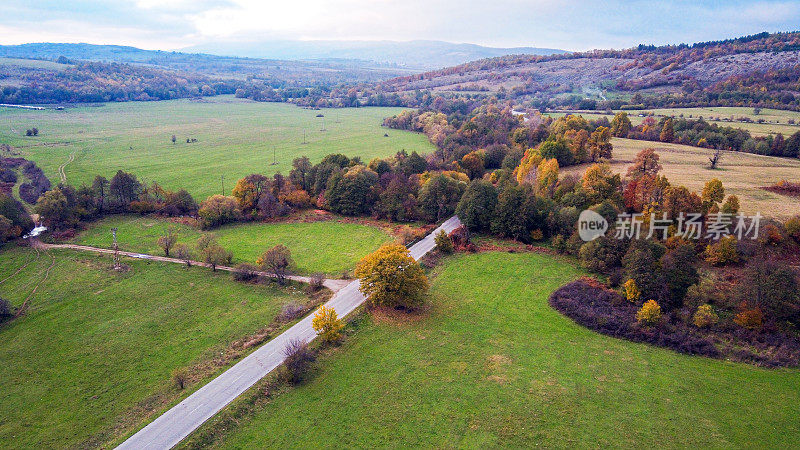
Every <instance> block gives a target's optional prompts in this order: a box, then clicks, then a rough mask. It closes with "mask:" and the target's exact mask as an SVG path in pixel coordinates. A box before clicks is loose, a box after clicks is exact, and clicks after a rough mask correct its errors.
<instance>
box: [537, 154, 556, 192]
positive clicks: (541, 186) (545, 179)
mask: <svg viewBox="0 0 800 450" xmlns="http://www.w3.org/2000/svg"><path fill="white" fill-rule="evenodd" d="M556 184H558V161H557V160H556V159H545V160H543V161H542V162H541V163H540V164H539V169H538V171H537V173H536V193H537V194H539V195H542V196H545V197H552V196H553V192H554V191H555V189H556Z"/></svg>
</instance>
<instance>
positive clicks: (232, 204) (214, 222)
mask: <svg viewBox="0 0 800 450" xmlns="http://www.w3.org/2000/svg"><path fill="white" fill-rule="evenodd" d="M197 214H198V215H199V216H200V221H201V226H202V227H203V228H204V229H208V228H213V227H218V226H220V225H224V224H226V223H229V222H233V221H235V220H237V219H238V218H239V215H240V214H241V211H240V210H239V203H238V202H237V201H236V198H234V197H226V196H224V195H219V194H216V195H212V196H211V197H208V198H207V199H206V200H205V201H204V202H203V203H201V204H200V209H199V210H198V211H197Z"/></svg>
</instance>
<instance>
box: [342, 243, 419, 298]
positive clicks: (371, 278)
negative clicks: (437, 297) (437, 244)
mask: <svg viewBox="0 0 800 450" xmlns="http://www.w3.org/2000/svg"><path fill="white" fill-rule="evenodd" d="M355 275H356V277H358V278H359V279H360V280H361V288H360V289H361V292H363V293H364V295H366V296H367V297H369V300H370V303H371V304H373V305H376V306H390V307H404V308H407V309H414V308H417V307H419V306H420V305H421V304H422V301H423V294H424V293H425V291H427V290H428V278H427V277H426V276H425V272H423V270H422V267H420V265H419V263H417V262H416V261H415V260H414V258H412V257H411V255H410V254H409V253H408V249H407V248H405V247H404V246H402V245H400V244H386V245H384V246H382V247H381V248H379V249H378V250H376V251H375V252H374V253H371V254H369V255H367V256H365V257H364V259H362V260H361V261H360V262H359V263H358V265H357V266H356V271H355Z"/></svg>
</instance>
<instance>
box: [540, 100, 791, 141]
mask: <svg viewBox="0 0 800 450" xmlns="http://www.w3.org/2000/svg"><path fill="white" fill-rule="evenodd" d="M615 112H618V111H615ZM625 112H627V113H628V117H629V118H630V119H631V123H632V124H633V125H639V124H641V123H642V122H643V121H644V119H645V117H640V114H642V115H644V114H649V113H653V115H654V118H655V119H656V120H658V119H659V118H660V117H664V116H672V117H681V116H682V117H684V118H685V119H697V118H699V117H702V118H703V119H704V120H706V121H708V122H714V123H716V124H718V125H720V126H727V127H732V128H741V129H743V130H747V131H749V132H750V134H751V135H753V136H766V135H768V134H775V133H782V134H783V136H784V137H789V136H791V135H793V134H794V133H797V132H798V131H800V112H797V111H785V110H780V109H762V110H761V112H760V113H759V114H758V115H756V114H754V113H753V108H740V107H726V106H719V107H713V108H664V109H645V110H626V111H625ZM565 114H566V113H548V114H547V115H548V116H553V117H561V116H563V115H565ZM577 114H581V115H583V116H584V117H585V118H586V119H593V118H594V119H597V118H599V117H600V116H605V117H607V118H608V120H611V119H613V118H614V115H613V114H604V113H600V114H593V113H587V112H585V111H584V112H581V113H577ZM690 116H691V117H690ZM742 117H747V118H750V119H752V120H754V121H756V120H758V119H762V120H764V123H755V122H753V123H750V122H741V121H739V119H740V118H742ZM790 119H792V120H794V121H795V124H794V125H791V124H789V120H790Z"/></svg>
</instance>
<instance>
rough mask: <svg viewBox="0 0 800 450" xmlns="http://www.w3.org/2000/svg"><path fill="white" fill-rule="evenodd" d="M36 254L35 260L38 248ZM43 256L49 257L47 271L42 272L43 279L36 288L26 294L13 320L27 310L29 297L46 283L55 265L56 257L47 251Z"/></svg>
mask: <svg viewBox="0 0 800 450" xmlns="http://www.w3.org/2000/svg"><path fill="white" fill-rule="evenodd" d="M36 253H37V257H36V259H39V257H38V253H39V249H38V248H37V249H36ZM45 254H46V255H47V256H49V257H50V265H49V266H47V269H46V270H45V272H44V277H43V278H42V279H41V280H39V282H38V283H36V286H34V287H33V290H32V291H31V293H30V294H28V296H27V297H25V301H24V302H22V305H20V307H19V310H17V313H16V314H15V315H14V318H17V317H19V316H21V315H22V314H23V313H25V310H26V309H28V302H29V301H30V299H31V297H33V294H35V293H36V291H37V290H38V289H39V286H41V285H42V283H44V282H45V281H47V278H48V277H49V276H50V270H52V269H53V266H55V265H56V257H55V256H53V254H52V253H50V252H48V251H47V250H45Z"/></svg>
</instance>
